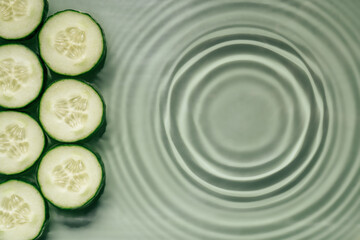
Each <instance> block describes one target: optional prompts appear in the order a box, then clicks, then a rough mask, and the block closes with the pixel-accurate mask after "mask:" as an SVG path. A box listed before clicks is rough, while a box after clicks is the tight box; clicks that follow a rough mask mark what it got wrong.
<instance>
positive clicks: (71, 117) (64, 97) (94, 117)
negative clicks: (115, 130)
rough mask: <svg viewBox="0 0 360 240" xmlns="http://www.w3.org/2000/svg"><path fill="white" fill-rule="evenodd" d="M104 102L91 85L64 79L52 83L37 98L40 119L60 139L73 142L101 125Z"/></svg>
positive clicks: (53, 135) (55, 137)
mask: <svg viewBox="0 0 360 240" xmlns="http://www.w3.org/2000/svg"><path fill="white" fill-rule="evenodd" d="M103 119H104V103H103V101H102V98H101V97H100V95H99V93H98V92H96V91H95V89H94V88H93V87H91V86H90V85H88V84H86V83H84V82H81V81H78V80H74V79H64V80H60V81H57V82H55V83H53V84H52V85H51V86H50V87H49V88H48V89H47V90H46V91H45V93H44V95H43V96H42V98H41V101H40V122H41V124H42V125H43V127H44V129H45V131H46V132H47V133H48V134H49V136H51V137H52V138H54V139H55V140H58V141H60V142H76V141H80V140H83V139H85V138H87V137H89V136H90V135H91V134H93V133H95V132H96V131H97V129H99V128H100V126H101V125H102V122H103Z"/></svg>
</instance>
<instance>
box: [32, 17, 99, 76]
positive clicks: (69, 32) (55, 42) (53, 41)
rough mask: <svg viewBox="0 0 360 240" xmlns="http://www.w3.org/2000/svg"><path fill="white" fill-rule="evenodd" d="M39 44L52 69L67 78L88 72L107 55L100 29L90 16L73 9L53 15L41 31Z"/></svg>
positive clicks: (45, 59)
mask: <svg viewBox="0 0 360 240" xmlns="http://www.w3.org/2000/svg"><path fill="white" fill-rule="evenodd" d="M39 44H40V54H41V57H42V58H43V59H44V61H45V62H46V64H47V65H48V66H49V68H50V69H51V70H53V71H54V72H56V73H59V74H62V75H67V76H77V75H80V74H84V73H87V72H89V71H90V70H92V69H93V68H95V66H96V65H97V64H98V63H100V60H101V59H102V56H103V55H104V52H105V51H104V48H105V47H104V38H103V32H102V30H101V28H100V26H99V25H98V24H97V23H96V21H95V20H94V19H93V18H92V17H90V15H88V14H85V13H80V12H77V11H73V10H66V11H62V12H59V13H56V14H55V15H53V16H51V17H50V18H49V19H48V20H47V21H46V22H45V24H44V26H43V28H42V29H41V31H40V34H39Z"/></svg>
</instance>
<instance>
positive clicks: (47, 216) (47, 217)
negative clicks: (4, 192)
mask: <svg viewBox="0 0 360 240" xmlns="http://www.w3.org/2000/svg"><path fill="white" fill-rule="evenodd" d="M9 181H18V182H22V183H26V184H28V185H30V186H32V187H33V188H35V189H36V190H37V191H38V192H39V193H40V195H41V197H42V200H43V202H44V208H45V219H44V223H43V225H42V227H41V230H40V232H39V234H38V235H37V236H36V237H35V238H33V239H32V240H40V239H45V237H46V235H47V233H48V231H49V224H50V211H49V205H48V203H47V201H46V200H45V198H44V195H43V194H42V192H41V191H40V187H39V186H38V185H37V184H36V183H33V181H31V180H29V179H26V178H17V179H7V180H5V181H0V185H1V184H4V183H7V182H9Z"/></svg>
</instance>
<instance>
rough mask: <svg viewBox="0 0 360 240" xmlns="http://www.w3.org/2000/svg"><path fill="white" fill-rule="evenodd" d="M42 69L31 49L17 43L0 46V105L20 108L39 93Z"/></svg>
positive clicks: (42, 76)
mask: <svg viewBox="0 0 360 240" xmlns="http://www.w3.org/2000/svg"><path fill="white" fill-rule="evenodd" d="M43 79H44V70H43V67H42V65H41V63H40V61H39V58H38V57H37V56H36V55H35V53H34V52H33V51H31V50H30V49H28V48H27V47H25V46H23V45H19V44H8V45H3V46H0V106H2V107H5V108H20V107H24V106H26V105H28V104H29V103H30V102H32V101H33V100H34V99H35V98H36V97H37V96H38V95H39V93H40V91H41V88H42V85H43Z"/></svg>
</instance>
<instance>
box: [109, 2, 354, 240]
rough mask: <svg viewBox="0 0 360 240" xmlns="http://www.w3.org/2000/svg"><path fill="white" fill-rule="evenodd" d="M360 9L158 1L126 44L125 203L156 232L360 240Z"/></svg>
mask: <svg viewBox="0 0 360 240" xmlns="http://www.w3.org/2000/svg"><path fill="white" fill-rule="evenodd" d="M353 4H355V5H356V3H355V2H354V1H351V0H347V1H341V2H340V1H271V2H267V1H229V0H227V1H221V2H220V1H159V2H151V3H150V2H149V6H151V7H149V8H143V10H144V9H146V11H145V10H144V11H143V12H142V14H141V16H142V17H141V18H136V21H134V23H133V26H132V28H131V29H132V30H131V31H132V34H128V35H125V36H124V37H123V38H122V39H115V40H114V41H118V42H115V43H116V44H119V46H120V47H119V48H118V49H117V51H116V55H115V56H114V58H115V60H114V59H113V61H117V62H118V65H119V66H118V70H117V72H116V76H115V77H116V81H114V82H113V85H112V88H111V89H112V90H111V96H110V98H111V100H110V101H109V112H110V116H109V128H108V129H109V131H111V129H117V130H114V132H112V135H111V138H110V139H109V141H110V142H111V144H109V145H110V146H111V147H109V146H107V148H111V149H112V151H111V154H110V153H109V154H108V155H107V158H109V159H112V160H109V161H110V165H111V166H112V167H113V168H110V169H109V171H111V174H113V175H116V174H119V176H116V177H114V179H116V181H117V183H118V185H119V186H121V187H120V189H121V191H122V192H126V193H127V196H121V197H119V198H118V199H119V201H120V200H121V201H123V204H124V205H126V206H127V207H128V208H129V209H131V212H132V213H133V214H134V217H137V218H141V219H143V222H144V223H145V224H144V225H142V228H143V229H142V230H143V231H144V232H148V233H149V234H152V235H153V236H158V237H159V238H169V239H229V240H230V239H236V240H241V239H246V240H252V239H254V240H255V239H345V240H346V239H349V240H350V239H353V237H354V236H356V231H357V230H356V226H357V222H358V220H359V219H358V217H357V214H358V213H359V211H360V205H359V203H357V202H358V201H357V199H358V198H359V196H360V187H359V184H358V182H359V180H360V179H359V176H360V170H359V169H360V161H359V149H358V146H359V140H360V139H359V136H360V135H359V134H360V132H359V126H358V124H357V122H358V116H359V103H360V94H359V80H360V78H359V76H360V73H359V69H360V66H359V63H360V59H359V58H360V48H359V43H358V41H357V39H359V35H360V34H359V26H358V24H357V19H358V14H359V11H356V10H355V9H354V8H355V6H352V5H353ZM120 41H121V42H120ZM119 143H120V144H121V146H120V148H117V147H116V146H117V145H118V144H119ZM106 144H108V143H106ZM104 148H106V146H104ZM119 159H121V161H120V162H119ZM129 211H130V210H129Z"/></svg>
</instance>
